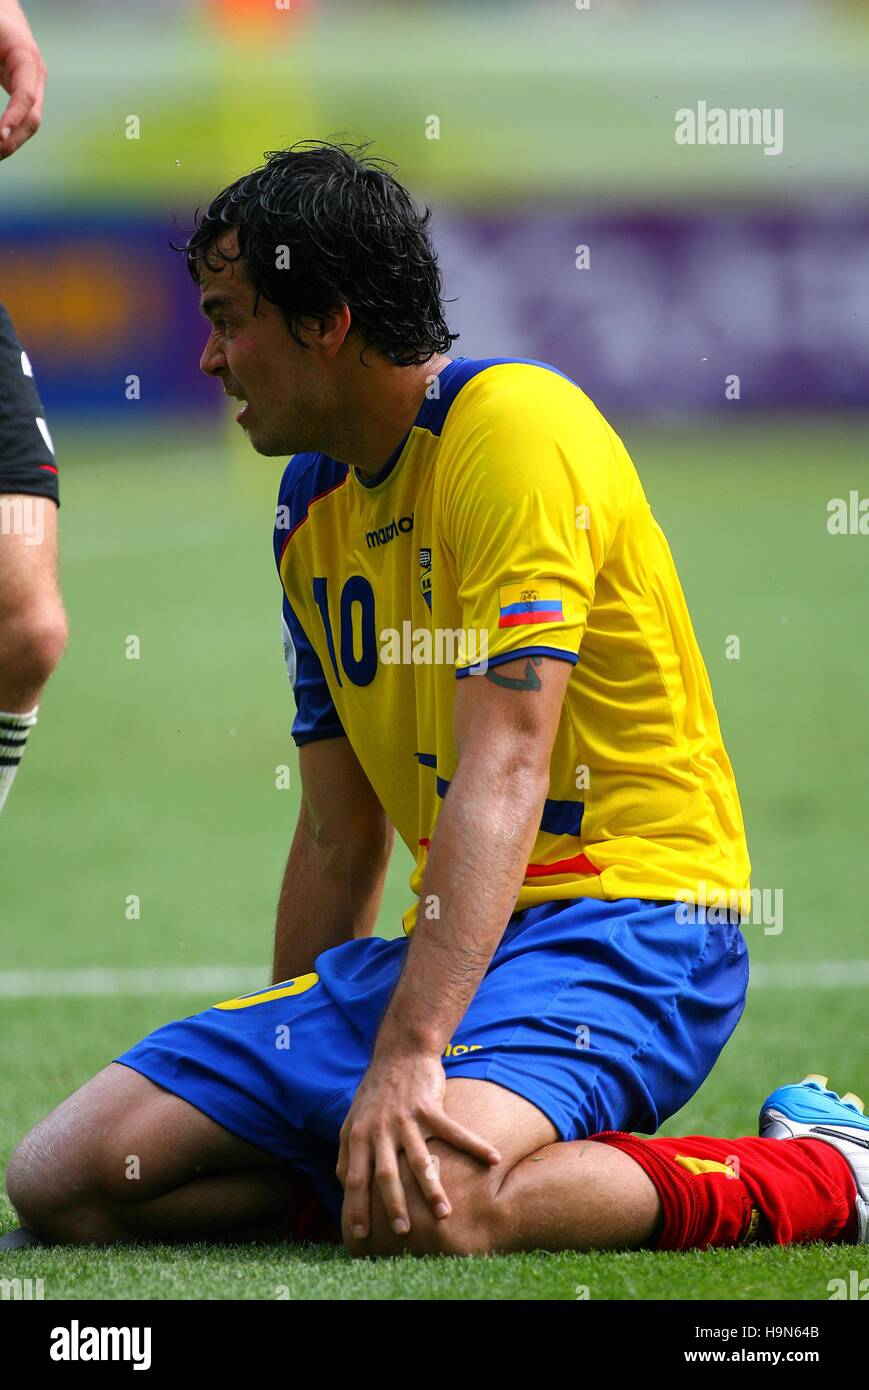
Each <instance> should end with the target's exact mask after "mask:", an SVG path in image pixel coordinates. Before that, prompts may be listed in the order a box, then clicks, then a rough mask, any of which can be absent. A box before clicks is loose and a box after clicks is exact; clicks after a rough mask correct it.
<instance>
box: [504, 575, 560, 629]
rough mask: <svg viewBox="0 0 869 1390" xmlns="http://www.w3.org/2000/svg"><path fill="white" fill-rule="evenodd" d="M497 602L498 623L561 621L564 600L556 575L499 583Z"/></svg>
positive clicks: (513, 625)
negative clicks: (547, 577)
mask: <svg viewBox="0 0 869 1390" xmlns="http://www.w3.org/2000/svg"><path fill="white" fill-rule="evenodd" d="M498 605H499V609H498V626H499V627H520V626H522V625H523V624H525V623H563V622H564V604H563V602H562V598H561V581H560V580H559V579H536V580H532V581H528V582H523V583H522V584H502V585H500V587H499V589H498Z"/></svg>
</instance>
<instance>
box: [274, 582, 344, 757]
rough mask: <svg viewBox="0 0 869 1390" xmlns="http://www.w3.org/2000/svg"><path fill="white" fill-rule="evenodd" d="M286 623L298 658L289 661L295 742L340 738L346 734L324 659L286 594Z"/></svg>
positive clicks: (284, 606) (284, 607)
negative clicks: (321, 660)
mask: <svg viewBox="0 0 869 1390" xmlns="http://www.w3.org/2000/svg"><path fill="white" fill-rule="evenodd" d="M283 614H284V622H285V623H286V625H287V630H288V631H289V634H290V641H291V642H292V644H293V652H294V657H293V658H291V659H290V661H288V669H289V674H290V680H291V682H292V687H293V699H294V700H295V702H296V717H295V719H294V720H293V728H292V734H293V740H294V742H295V743H296V744H297V746H301V744H303V743H311V742H312V741H313V740H314V739H317V738H336V737H337V736H338V735H339V734H343V733H344V726H343V725H342V723H341V720H340V719H339V718H338V711H337V710H336V709H335V705H334V702H333V700H332V696H331V693H330V691H329V687H328V685H327V684H326V677H325V675H324V674H323V667H322V666H321V665H320V658H319V657H318V656H317V653H316V652H315V651H314V648H313V647H312V646H311V643H310V642H309V641H308V637H307V634H306V633H305V630H304V628H303V627H302V624H301V623H300V622H299V620H298V618H297V617H296V614H295V613H294V612H293V609H292V607H291V605H290V601H289V599H288V598H287V596H286V594H285V595H284V605H283Z"/></svg>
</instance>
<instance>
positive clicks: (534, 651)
mask: <svg viewBox="0 0 869 1390" xmlns="http://www.w3.org/2000/svg"><path fill="white" fill-rule="evenodd" d="M522 656H552V657H555V659H556V661H569V662H570V664H571V666H575V665H576V663H577V662H578V661H579V653H578V652H566V651H563V650H562V648H561V647H518V648H517V649H516V651H514V652H501V653H500V654H499V655H498V656H490V657H489V658H488V660H487V661H481V662H478V663H477V665H475V666H463V667H462V668H461V670H458V671H456V679H457V680H459V679H461V677H462V676H472V675H483V674H484V673H485V672H486V671H488V670H489V668H490V667H492V666H503V665H504V663H505V661H518V660H519V658H520V657H522Z"/></svg>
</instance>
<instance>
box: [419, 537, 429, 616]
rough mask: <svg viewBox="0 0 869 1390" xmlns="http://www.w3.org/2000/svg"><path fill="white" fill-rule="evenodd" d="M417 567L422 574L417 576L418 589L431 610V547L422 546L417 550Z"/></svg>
mask: <svg viewBox="0 0 869 1390" xmlns="http://www.w3.org/2000/svg"><path fill="white" fill-rule="evenodd" d="M419 567H420V569H421V570H422V574H421V575H420V577H419V591H420V593H421V594H422V596H423V598H424V599H425V601H426V603H427V605H428V611H429V612H431V547H430V546H428V545H424V546H422V548H421V549H420V552H419Z"/></svg>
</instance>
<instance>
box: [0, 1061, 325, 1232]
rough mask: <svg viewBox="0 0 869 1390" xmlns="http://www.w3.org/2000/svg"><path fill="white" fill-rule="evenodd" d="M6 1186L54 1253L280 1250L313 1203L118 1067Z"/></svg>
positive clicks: (292, 1177) (13, 1169)
mask: <svg viewBox="0 0 869 1390" xmlns="http://www.w3.org/2000/svg"><path fill="white" fill-rule="evenodd" d="M6 1182H7V1188H8V1191H9V1196H10V1199H11V1201H12V1203H13V1205H14V1207H15V1209H16V1211H17V1213H18V1216H19V1219H20V1221H21V1223H22V1225H23V1226H25V1227H26V1228H27V1229H28V1230H30V1231H32V1232H33V1233H34V1234H35V1235H36V1236H38V1237H39V1238H40V1239H42V1240H44V1241H47V1242H51V1243H54V1242H57V1243H71V1244H81V1243H89V1244H90V1243H96V1244H105V1243H109V1242H113V1241H130V1240H157V1241H176V1240H207V1241H244V1240H256V1239H272V1240H274V1239H276V1238H278V1237H279V1236H281V1235H284V1236H287V1235H289V1234H291V1233H292V1232H293V1222H294V1220H295V1219H296V1218H297V1217H298V1216H299V1214H300V1204H301V1203H303V1202H305V1201H307V1200H309V1198H310V1189H309V1186H308V1184H307V1182H306V1180H305V1179H303V1178H302V1177H301V1176H300V1175H299V1174H298V1173H295V1172H294V1171H293V1170H292V1169H291V1168H290V1167H288V1166H287V1164H285V1163H282V1162H281V1161H280V1160H279V1159H277V1158H275V1157H273V1156H272V1155H271V1154H269V1153H266V1152H265V1151H264V1150H262V1149H260V1148H257V1147H255V1146H254V1145H252V1144H248V1143H247V1142H246V1141H245V1140H243V1139H239V1138H238V1137H237V1136H236V1135H234V1134H231V1133H230V1132H229V1130H227V1129H224V1128H223V1127H222V1126H221V1125H219V1124H217V1123H215V1121H214V1120H211V1119H209V1117H208V1116H207V1115H205V1114H203V1112H202V1111H201V1110H198V1109H196V1107H195V1106H193V1105H190V1104H188V1102H187V1101H185V1100H182V1099H181V1098H180V1097H179V1096H175V1095H172V1094H171V1093H170V1092H169V1091H166V1090H163V1089H162V1088H161V1087H160V1086H157V1085H155V1084H154V1082H152V1081H149V1080H148V1079H147V1077H144V1076H141V1075H140V1074H139V1073H138V1072H135V1071H132V1070H130V1069H129V1068H127V1067H124V1066H120V1065H118V1064H117V1063H112V1065H111V1066H108V1067H106V1068H105V1070H104V1071H101V1072H99V1073H98V1074H97V1076H95V1077H94V1078H93V1079H92V1080H91V1081H89V1082H87V1084H86V1085H85V1086H83V1087H82V1088H81V1089H80V1090H79V1091H76V1092H75V1093H74V1094H73V1095H72V1096H70V1097H69V1099H68V1100H66V1101H64V1102H63V1104H62V1105H60V1106H58V1108H57V1109H56V1110H55V1111H54V1112H53V1113H52V1114H51V1115H49V1116H48V1117H47V1118H46V1119H45V1120H43V1121H42V1123H41V1124H39V1125H37V1126H36V1128H35V1129H34V1130H32V1131H31V1133H30V1134H29V1135H28V1136H27V1138H26V1139H25V1140H24V1141H23V1143H21V1144H20V1145H19V1147H18V1148H17V1149H16V1151H15V1153H14V1154H13V1155H12V1158H11V1160H10V1163H9V1167H8V1170H7V1176H6Z"/></svg>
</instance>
